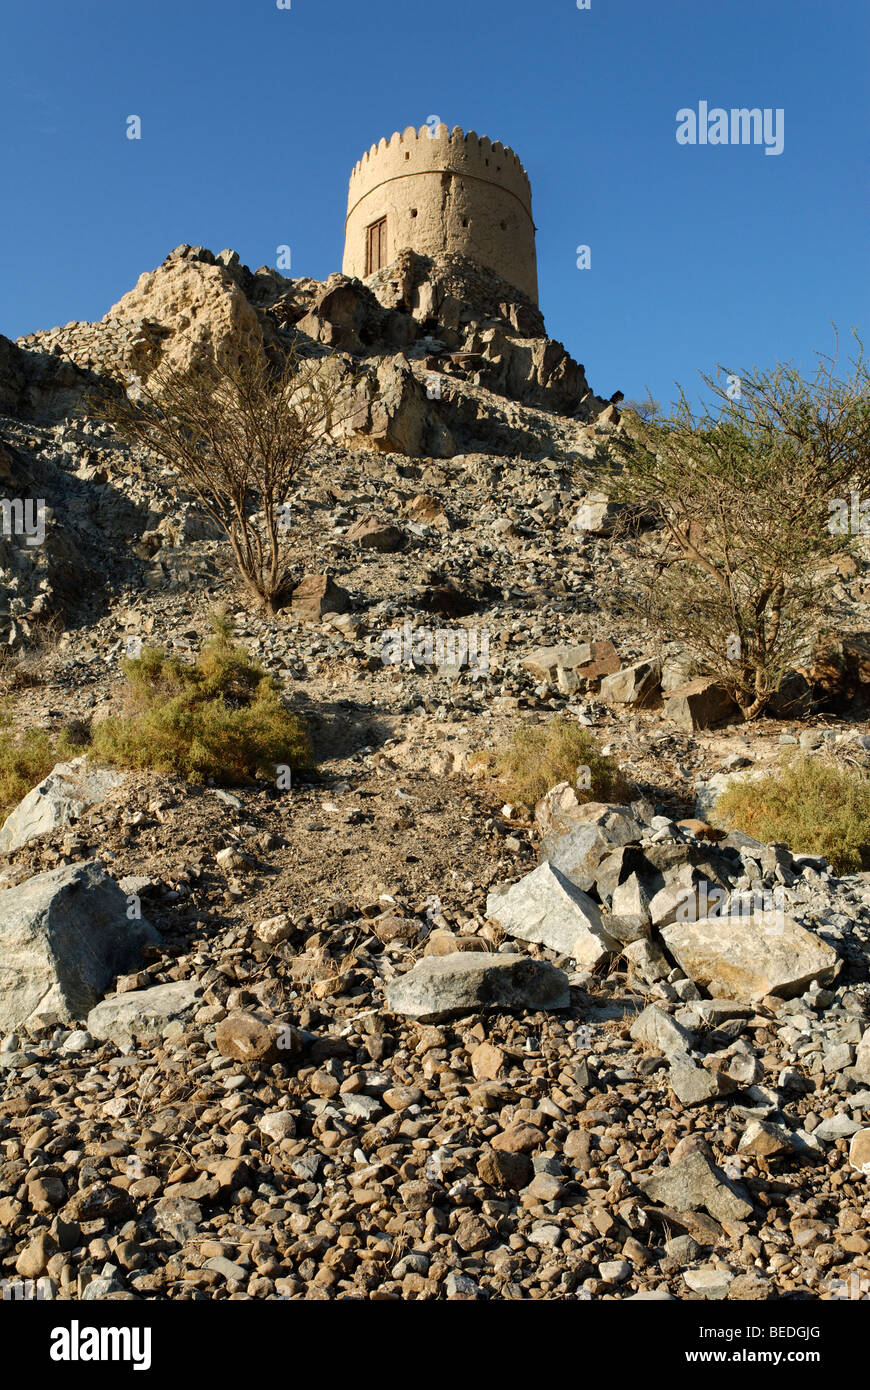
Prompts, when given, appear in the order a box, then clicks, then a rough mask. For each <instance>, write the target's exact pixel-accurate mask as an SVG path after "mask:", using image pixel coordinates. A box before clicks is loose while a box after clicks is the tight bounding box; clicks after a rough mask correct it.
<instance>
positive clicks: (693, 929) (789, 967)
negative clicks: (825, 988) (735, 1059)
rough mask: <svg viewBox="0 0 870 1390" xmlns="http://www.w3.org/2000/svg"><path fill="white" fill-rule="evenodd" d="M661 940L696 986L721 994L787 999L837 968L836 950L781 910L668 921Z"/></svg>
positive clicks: (747, 998) (751, 998) (744, 999)
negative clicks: (773, 995)
mask: <svg viewBox="0 0 870 1390" xmlns="http://www.w3.org/2000/svg"><path fill="white" fill-rule="evenodd" d="M661 936H662V940H663V941H664V943H665V946H666V947H667V949H668V952H669V953H670V955H672V956H673V958H674V960H675V961H676V962H677V964H678V965H679V966H680V968H681V970H683V971H684V972H685V974H686V975H688V977H689V979H690V980H694V982H695V984H696V985H699V986H700V987H701V988H702V989H706V990H707V991H708V992H709V993H710V994H711V995H718V996H719V997H720V998H722V999H739V1000H741V1001H742V1002H745V1003H751V1002H753V1001H755V1000H758V999H763V998H764V996H765V995H766V994H775V995H778V996H779V997H781V998H784V999H791V998H793V997H794V996H795V995H798V994H802V993H803V991H804V990H805V989H806V988H807V987H808V986H809V985H810V984H812V982H813V980H819V981H820V982H822V983H824V982H827V981H829V980H831V979H832V978H833V976H834V974H835V973H836V970H837V966H838V964H839V957H838V955H837V953H836V951H835V950H834V949H833V948H832V947H831V946H829V945H828V944H827V942H825V941H821V940H820V939H819V938H818V937H817V936H815V935H814V934H813V933H812V932H809V931H807V930H806V928H805V927H801V926H799V925H798V923H797V922H795V921H794V919H793V918H791V917H789V916H788V915H787V914H786V913H784V912H759V913H753V914H751V915H747V916H734V917H731V916H729V917H703V918H702V919H701V920H700V921H699V922H672V923H671V924H670V925H668V926H666V927H663V928H662V930H661Z"/></svg>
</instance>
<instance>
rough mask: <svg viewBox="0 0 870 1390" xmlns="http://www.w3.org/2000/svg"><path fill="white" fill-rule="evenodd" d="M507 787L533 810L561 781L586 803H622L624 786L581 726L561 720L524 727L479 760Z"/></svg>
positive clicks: (514, 799) (508, 793)
mask: <svg viewBox="0 0 870 1390" xmlns="http://www.w3.org/2000/svg"><path fill="white" fill-rule="evenodd" d="M479 757H480V759H481V760H483V761H485V762H486V763H487V764H488V766H489V767H490V769H491V771H492V772H493V773H494V774H495V776H496V777H498V778H499V779H500V781H501V783H502V784H503V786H504V790H505V795H506V799H507V800H508V801H511V802H514V803H515V804H517V805H520V806H525V807H526V808H527V809H529V810H531V809H533V808H534V806H535V805H536V804H537V802H539V801H540V799H541V797H542V796H545V795H546V794H547V792H548V791H549V790H550V789H551V787H555V786H556V784H557V783H558V782H570V783H571V785H572V786H573V787H575V789H576V791H577V796H578V799H579V800H580V801H581V802H583V801H619V800H620V799H621V798H622V797H624V796H625V795H627V786H626V783H625V781H624V779H623V777H622V775H621V773H620V771H619V768H618V766H617V764H616V762H615V761H614V759H613V758H611V757H609V756H605V755H604V754H603V753H602V752H601V751H600V749H599V747H598V744H597V743H596V741H595V739H594V737H593V736H592V734H591V733H590V732H589V730H588V729H586V728H584V726H583V725H582V724H577V723H575V722H574V720H572V719H569V718H567V717H566V716H565V715H558V716H557V717H556V718H555V719H551V720H549V721H548V722H547V723H545V724H530V723H526V724H520V725H519V727H518V728H517V729H516V730H515V731H514V733H513V735H512V737H511V740H510V742H509V743H508V744H506V745H505V746H504V747H503V748H501V749H496V750H495V751H494V752H488V753H486V754H483V755H479Z"/></svg>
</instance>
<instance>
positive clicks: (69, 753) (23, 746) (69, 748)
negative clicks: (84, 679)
mask: <svg viewBox="0 0 870 1390" xmlns="http://www.w3.org/2000/svg"><path fill="white" fill-rule="evenodd" d="M14 722H15V716H14V714H13V713H12V711H11V710H8V709H5V710H0V820H2V819H3V818H5V817H6V816H7V815H8V814H9V812H10V811H11V810H12V809H13V807H15V806H17V805H18V803H19V801H21V799H22V798H23V797H25V796H26V795H27V793H28V792H29V791H31V790H32V789H33V788H34V787H35V786H36V784H37V783H38V782H41V781H42V779H43V777H46V776H47V775H48V773H49V772H51V769H52V768H53V767H54V765H55V763H61V762H65V761H66V760H68V759H69V758H75V757H77V756H78V755H79V754H80V753H81V752H83V745H82V741H81V740H80V739H77V738H76V736H75V734H74V733H71V732H68V731H67V730H63V731H62V732H61V733H60V734H59V735H58V737H57V738H52V737H51V735H50V734H49V733H48V732H47V730H45V729H25V730H24V731H23V732H22V733H17V734H13V733H12V732H11V730H12V728H13V725H14Z"/></svg>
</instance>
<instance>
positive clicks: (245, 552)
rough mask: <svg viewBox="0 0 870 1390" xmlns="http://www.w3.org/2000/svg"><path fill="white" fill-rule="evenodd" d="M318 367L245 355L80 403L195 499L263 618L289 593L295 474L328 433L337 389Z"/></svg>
mask: <svg viewBox="0 0 870 1390" xmlns="http://www.w3.org/2000/svg"><path fill="white" fill-rule="evenodd" d="M324 360H325V359H323V358H315V357H311V358H307V357H302V356H300V354H299V353H298V352H296V351H293V350H291V351H290V352H288V353H287V354H286V356H285V357H283V358H281V360H280V361H272V360H270V359H269V358H267V357H266V356H265V355H264V354H263V353H262V352H261V351H260V350H259V349H254V348H248V349H246V350H245V352H244V353H243V354H242V356H241V357H240V358H239V359H238V360H236V361H231V360H228V359H221V360H220V361H219V362H208V363H206V364H204V365H200V366H198V367H197V368H195V369H193V370H191V371H182V370H180V369H179V368H176V367H172V366H168V365H164V366H161V367H159V368H158V369H157V370H156V371H155V372H153V373H152V374H151V375H150V376H149V377H148V378H147V381H145V382H138V383H136V384H135V385H132V386H131V389H130V394H129V395H125V394H124V393H123V392H121V391H119V390H118V389H117V388H113V389H111V390H106V391H103V392H102V393H100V394H95V395H92V396H91V397H90V398H89V401H88V406H87V408H88V412H89V413H91V414H96V415H98V416H99V417H100V418H102V419H103V420H106V421H107V422H108V423H109V424H111V425H113V426H114V428H115V429H116V430H117V431H118V432H119V433H120V434H121V435H122V436H124V437H125V438H127V439H128V440H130V441H131V442H132V443H136V444H139V445H142V446H144V447H146V448H148V449H151V450H153V451H154V452H155V453H157V454H159V455H160V456H161V457H162V458H163V460H164V461H165V462H166V463H167V464H168V465H169V467H170V468H171V469H172V470H173V471H174V472H175V473H176V474H177V476H178V478H179V480H180V482H181V483H182V484H183V485H184V487H186V488H188V489H189V490H190V491H191V492H192V493H193V494H194V495H195V496H196V497H197V498H198V500H199V502H200V503H201V504H202V506H203V508H204V509H205V511H206V512H207V513H208V515H209V516H210V517H211V518H212V520H213V521H215V522H216V523H217V524H218V526H220V527H221V529H222V530H223V531H224V533H225V534H226V535H227V537H228V539H229V542H230V545H231V546H232V549H233V555H234V556H235V561H236V565H237V567H238V570H239V573H240V574H241V576H242V578H243V580H244V582H245V584H246V586H247V588H248V590H249V591H250V592H251V593H252V594H253V595H254V596H255V597H256V598H257V599H258V600H259V601H260V602H261V604H262V605H263V606H264V607H265V608H266V609H267V610H268V611H269V612H274V611H275V610H276V609H278V608H280V607H281V604H282V602H283V601H284V599H285V598H286V594H287V590H288V587H289V584H290V572H291V561H292V555H291V549H290V546H289V544H288V541H287V523H288V519H289V510H288V509H289V508H290V506H291V499H292V497H293V495H294V493H295V489H296V485H297V475H298V474H299V471H300V469H301V468H302V467H303V465H304V464H305V462H306V461H307V459H308V456H309V454H310V452H311V451H312V449H313V448H314V447H315V445H316V444H317V443H318V442H319V441H321V440H322V439H324V438H325V437H328V435H329V433H330V431H331V430H332V428H333V424H334V422H333V413H334V407H335V396H336V390H337V388H336V386H335V382H334V377H333V376H332V375H331V374H330V373H329V372H328V371H325V370H324ZM326 360H328V359H326Z"/></svg>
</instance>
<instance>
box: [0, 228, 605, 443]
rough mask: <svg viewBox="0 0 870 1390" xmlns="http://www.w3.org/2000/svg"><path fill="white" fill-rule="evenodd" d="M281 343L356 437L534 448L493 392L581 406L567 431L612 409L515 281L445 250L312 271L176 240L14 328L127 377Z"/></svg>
mask: <svg viewBox="0 0 870 1390" xmlns="http://www.w3.org/2000/svg"><path fill="white" fill-rule="evenodd" d="M10 346H12V345H10ZM290 347H295V348H296V349H298V350H299V351H300V352H301V353H302V354H303V355H309V356H310V355H313V356H315V357H317V356H324V355H325V356H326V359H327V360H326V363H325V365H324V371H326V372H328V373H329V374H330V375H331V377H332V384H333V386H334V387H335V388H336V389H337V390H338V395H339V399H338V400H337V403H336V410H335V412H334V414H333V421H332V423H333V424H334V426H335V432H334V436H333V437H334V438H336V439H339V440H342V441H345V442H347V443H349V444H351V445H352V446H354V447H366V448H375V449H379V450H383V451H385V452H395V453H403V454H407V455H409V456H421V455H423V456H429V457H431V458H450V457H452V456H453V455H454V454H455V453H457V452H459V451H460V450H461V449H462V448H467V447H469V446H470V444H471V443H475V444H476V443H478V442H480V441H481V439H482V437H484V436H485V437H487V439H488V443H489V445H490V446H491V447H492V448H493V449H494V451H495V452H499V453H516V452H519V451H520V448H523V449H525V450H526V451H527V452H540V450H541V449H542V448H544V449H546V447H547V444H548V436H547V432H546V422H545V421H533V420H531V419H529V418H525V419H522V420H521V419H519V418H511V412H509V411H508V412H505V411H504V410H503V409H502V407H501V405H500V402H502V401H505V402H513V403H518V404H520V405H522V406H526V407H530V408H534V409H540V410H542V411H544V412H553V411H555V412H557V413H559V414H560V415H564V416H567V417H570V418H572V419H574V420H577V421H578V422H579V424H578V443H579V442H580V441H581V434H580V432H579V431H580V430H581V428H582V426H585V425H591V424H592V423H593V422H595V421H596V420H599V419H601V420H602V421H604V415H605V414H606V411H607V409H610V408H609V407H607V403H606V402H605V401H604V400H602V399H600V398H598V397H597V396H594V395H593V393H592V392H591V391H590V389H589V386H588V383H587V381H586V377H585V374H584V369H583V367H582V366H581V365H580V364H579V363H577V362H575V361H574V359H573V358H572V357H571V356H570V355H569V354H568V353H567V352H566V350H565V348H564V347H563V346H562V344H561V343H556V342H553V341H552V340H551V339H549V338H547V336H546V334H545V331H544V326H543V320H542V318H541V315H540V313H539V311H538V310H537V309H536V308H535V307H534V306H533V305H531V304H530V303H528V302H526V301H525V300H524V297H523V296H522V294H521V292H520V291H518V290H516V289H514V288H513V287H512V286H510V285H508V284H506V282H503V281H500V280H499V278H498V276H495V275H493V274H491V273H490V272H487V271H484V270H482V268H481V267H479V266H475V265H473V264H472V263H471V262H468V261H465V260H464V259H463V258H462V257H461V256H455V255H443V256H437V257H425V256H418V255H415V253H413V252H403V253H402V254H401V256H400V257H399V259H398V260H397V262H396V263H395V265H394V266H392V267H388V268H387V269H386V270H385V272H384V273H383V274H382V275H381V276H379V277H372V279H371V280H370V282H369V283H368V284H363V283H362V282H361V281H359V280H355V279H349V278H348V277H347V276H344V275H331V276H330V277H329V279H328V280H327V281H326V282H324V283H322V284H321V283H319V282H317V281H315V280H308V279H306V280H290V279H287V278H286V277H284V276H282V275H280V274H279V273H278V272H277V271H274V270H272V269H271V268H270V267H268V266H263V267H261V268H260V269H259V270H257V271H255V272H251V271H250V270H248V268H247V267H246V266H243V265H241V264H240V263H239V258H238V256H237V254H236V253H235V252H233V251H222V252H221V253H220V254H219V255H218V256H215V255H213V254H212V252H210V251H208V250H206V249H205V248H204V247H200V246H187V245H183V246H178V247H176V248H175V250H174V251H172V252H171V253H170V255H169V256H167V258H166V260H165V261H163V263H162V264H161V265H159V266H158V267H157V268H156V270H153V271H149V272H147V273H145V274H143V275H142V276H141V277H140V279H139V281H138V283H137V284H136V286H135V287H134V288H133V289H132V290H130V291H129V292H128V293H127V294H125V295H124V296H123V298H121V299H120V300H119V301H118V302H117V304H114V305H113V306H112V308H111V309H109V311H108V313H107V314H105V315H104V316H103V318H102V319H101V320H99V321H98V322H96V323H70V324H67V325H66V327H64V328H52V329H49V330H45V331H41V332H37V333H31V334H28V335H27V336H26V337H24V338H21V339H19V351H20V349H21V348H25V349H28V352H27V353H25V354H24V357H25V358H27V359H36V358H37V357H38V356H39V355H42V356H45V355H46V354H53V355H55V356H57V357H60V358H63V359H65V360H66V362H67V365H66V367H65V370H66V371H67V372H68V373H72V375H73V377H74V378H75V369H76V367H78V368H80V369H84V370H86V371H87V372H88V373H97V374H101V375H103V376H108V377H111V378H114V379H116V380H119V381H121V382H123V383H124V384H125V385H129V384H133V383H135V381H136V380H142V379H146V378H149V377H150V376H151V375H152V373H153V372H154V371H155V370H156V368H157V367H158V366H160V365H161V364H163V365H164V366H167V367H170V368H174V369H180V370H187V369H189V368H193V367H197V366H200V365H203V364H204V363H206V362H208V361H215V360H223V361H235V360H238V359H239V357H240V355H242V354H243V353H247V352H250V351H253V352H254V353H257V352H259V351H261V350H263V349H269V350H274V351H277V352H280V351H281V350H286V349H288V348H290ZM50 360H53V358H51V359H50ZM34 370H35V369H34V368H33V366H32V364H31V366H30V374H31V376H32V375H33V373H34ZM74 384H75V385H76V386H78V385H80V384H81V383H80V382H78V379H77V378H76V379H75V382H74ZM22 390H23V387H22V388H21V390H18V391H15V392H13V393H12V396H14V399H13V398H12V396H10V412H12V408H13V406H14V412H12V413H17V411H18V410H19V409H20V408H21V403H20V399H19V398H20V397H21V391H22ZM605 423H608V424H609V425H610V424H612V423H613V420H612V419H611V416H608V417H607V421H605Z"/></svg>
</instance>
